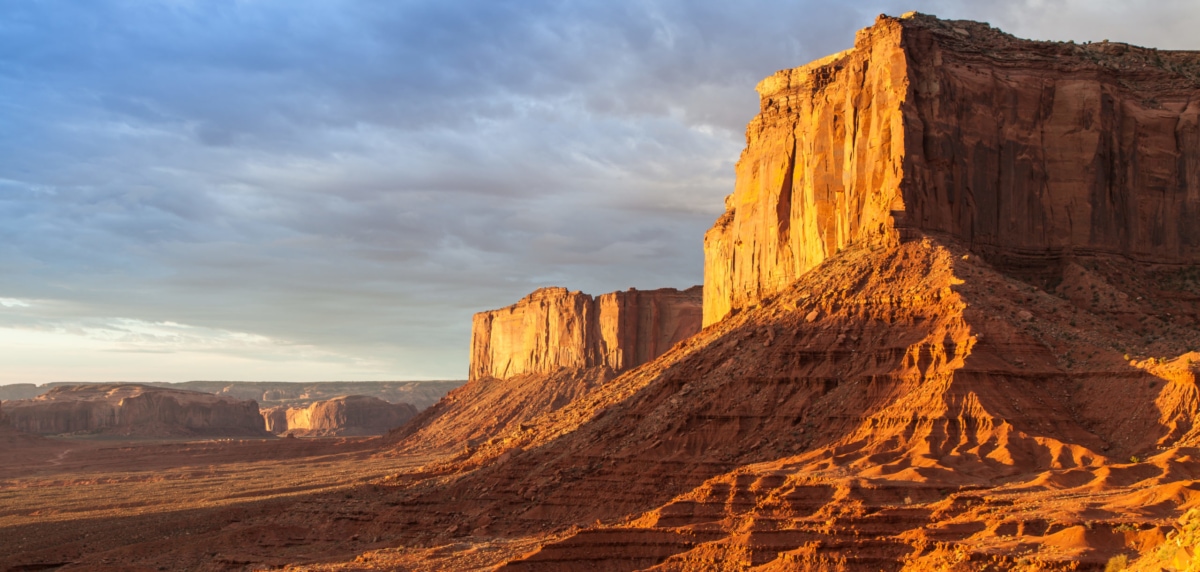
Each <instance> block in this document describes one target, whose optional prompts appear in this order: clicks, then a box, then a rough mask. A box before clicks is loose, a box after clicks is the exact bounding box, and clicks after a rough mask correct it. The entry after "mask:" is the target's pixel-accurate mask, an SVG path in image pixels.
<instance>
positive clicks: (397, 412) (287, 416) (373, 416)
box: [262, 395, 417, 437]
mask: <svg viewBox="0 0 1200 572" xmlns="http://www.w3.org/2000/svg"><path fill="white" fill-rule="evenodd" d="M416 415H417V408H416V407H413V406H412V405H409V404H407V403H388V402H386V401H384V400H382V399H379V398H377V397H370V396H365V395H345V396H341V397H336V398H334V399H327V400H324V401H317V402H314V403H312V404H309V405H308V406H307V407H284V406H277V407H272V408H269V409H264V410H263V411H262V416H263V419H264V421H265V422H266V427H267V431H270V432H271V433H275V434H277V435H282V434H286V433H291V434H293V435H304V436H310V437H316V436H320V437H326V436H342V435H382V434H384V433H387V432H388V431H390V430H392V429H395V428H397V427H399V426H401V425H403V424H405V423H406V422H407V421H408V420H409V419H412V418H413V417H415V416H416Z"/></svg>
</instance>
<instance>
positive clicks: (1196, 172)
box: [704, 14, 1200, 325]
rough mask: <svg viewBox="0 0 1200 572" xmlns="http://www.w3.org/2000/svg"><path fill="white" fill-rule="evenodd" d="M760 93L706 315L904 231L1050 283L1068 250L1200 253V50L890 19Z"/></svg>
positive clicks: (748, 301)
mask: <svg viewBox="0 0 1200 572" xmlns="http://www.w3.org/2000/svg"><path fill="white" fill-rule="evenodd" d="M757 89H758V92H759V94H760V96H761V99H762V105H761V112H760V113H759V115H758V116H757V117H755V118H754V120H753V121H751V123H750V125H749V126H748V128H747V130H746V140H747V144H746V149H745V151H743V153H742V156H741V158H740V160H739V161H738V164H737V183H736V186H735V189H734V192H733V194H731V195H730V196H729V197H728V198H727V199H726V212H725V214H724V215H722V216H721V217H720V219H718V221H717V223H716V224H715V225H714V227H713V228H712V229H711V230H710V231H709V232H708V234H707V235H706V236H705V277H704V297H705V301H704V323H705V324H706V325H707V324H711V323H714V322H716V321H719V320H720V319H721V318H723V317H724V316H726V315H727V314H729V313H730V312H731V311H733V310H737V309H740V308H744V307H747V306H751V305H754V304H756V303H758V302H759V301H761V300H763V299H765V298H769V297H771V296H772V295H774V294H776V293H778V292H780V291H781V290H782V289H783V288H784V287H786V286H787V285H789V284H791V283H792V282H793V281H795V280H796V278H797V277H798V276H800V275H801V274H803V273H804V272H806V271H808V270H810V269H812V268H814V267H815V266H816V265H818V264H820V263H821V262H822V261H823V260H825V259H827V258H828V257H830V256H831V255H833V254H834V253H836V252H838V250H839V249H842V248H844V247H846V246H847V245H850V244H855V243H867V244H869V243H871V242H872V241H884V242H888V241H895V240H898V239H902V238H903V237H904V235H905V232H906V231H907V230H917V231H921V232H926V233H929V232H933V233H943V234H948V235H951V236H953V237H954V238H956V239H958V240H961V241H963V243H964V244H966V245H967V246H968V247H970V248H971V249H972V250H973V251H976V252H979V253H981V254H984V255H985V256H987V257H988V258H989V260H991V261H992V262H993V263H995V264H997V265H998V267H1000V268H1002V269H1004V270H1006V271H1010V272H1022V271H1024V272H1031V273H1035V274H1042V275H1043V276H1040V278H1043V279H1046V280H1047V281H1049V282H1054V281H1055V280H1057V279H1058V273H1060V272H1061V264H1060V260H1061V259H1062V258H1063V257H1064V256H1071V255H1084V254H1098V253H1103V254H1117V255H1122V256H1127V257H1129V258H1132V259H1135V260H1142V261H1147V262H1157V263H1196V262H1200V227H1198V226H1197V225H1195V224H1191V221H1193V220H1195V219H1196V217H1197V216H1198V215H1200V53H1197V52H1178V51H1163V50H1153V49H1146V48H1138V47H1133V46H1128V45H1125V44H1118V43H1108V42H1105V43H1096V44H1074V43H1057V42H1037V41H1030V40H1022V39H1018V38H1014V37H1013V36H1010V35H1008V34H1004V33H1002V32H1000V31H998V30H995V29H993V28H991V27H990V26H988V25H987V24H980V23H976V22H966V21H942V20H938V19H936V18H933V17H930V16H925V15H921V14H909V15H906V16H904V17H900V18H891V17H887V16H881V17H880V18H879V20H877V21H876V23H875V25H874V26H872V27H870V28H866V29H864V30H862V31H861V32H859V34H858V36H857V37H856V40H855V46H854V48H852V49H850V50H847V51H845V52H841V53H838V54H834V55H832V56H829V57H827V58H825V59H822V60H818V61H816V62H813V63H810V64H808V65H805V66H802V67H799V68H795V69H791V70H784V71H780V72H778V73H776V74H774V75H772V76H770V77H768V78H766V79H765V80H763V81H762V82H761V83H759V85H758V88H757Z"/></svg>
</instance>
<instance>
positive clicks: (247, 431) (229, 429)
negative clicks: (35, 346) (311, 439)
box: [4, 384, 267, 437]
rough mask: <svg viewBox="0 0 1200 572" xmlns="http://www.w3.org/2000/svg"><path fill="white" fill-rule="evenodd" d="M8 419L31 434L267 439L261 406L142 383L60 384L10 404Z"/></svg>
mask: <svg viewBox="0 0 1200 572" xmlns="http://www.w3.org/2000/svg"><path fill="white" fill-rule="evenodd" d="M4 417H5V419H6V420H7V422H8V423H9V424H10V425H11V426H12V427H14V428H16V429H18V430H20V431H25V432H27V433H37V434H43V435H57V434H67V433H104V434H118V435H138V436H164V437H165V436H254V437H265V436H267V433H266V432H265V431H263V422H262V417H261V416H260V415H259V412H258V404H257V403H255V402H254V401H242V400H238V399H231V398H228V397H219V396H216V395H211V394H207V393H200V392H196V391H182V390H178V389H166V388H160V387H150V386H145V385H136V384H94V385H74V386H60V387H55V388H54V389H51V390H50V391H49V392H47V393H45V394H43V395H40V396H38V397H36V398H34V399H23V400H15V401H5V402H4Z"/></svg>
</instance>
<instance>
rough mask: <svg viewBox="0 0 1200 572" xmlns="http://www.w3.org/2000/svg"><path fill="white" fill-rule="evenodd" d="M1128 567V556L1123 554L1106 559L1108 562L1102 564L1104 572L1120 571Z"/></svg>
mask: <svg viewBox="0 0 1200 572" xmlns="http://www.w3.org/2000/svg"><path fill="white" fill-rule="evenodd" d="M1128 567H1129V557H1128V556H1126V555H1124V554H1118V555H1116V556H1113V557H1112V558H1109V559H1108V564H1105V565H1104V572H1121V571H1122V570H1124V569H1126V568H1128Z"/></svg>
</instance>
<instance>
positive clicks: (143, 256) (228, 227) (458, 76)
mask: <svg viewBox="0 0 1200 572" xmlns="http://www.w3.org/2000/svg"><path fill="white" fill-rule="evenodd" d="M913 8H916V9H918V10H922V11H927V12H935V13H939V14H943V15H947V16H950V17H972V18H982V19H991V20H993V22H994V23H996V24H997V25H999V26H1001V27H1003V28H1005V29H1007V30H1008V31H1012V32H1015V33H1018V34H1023V35H1032V36H1035V37H1044V36H1045V35H1046V34H1055V33H1067V32H1068V31H1069V32H1078V33H1081V34H1083V33H1088V34H1098V33H1101V31H1102V30H1103V33H1104V34H1109V35H1111V36H1112V37H1113V39H1119V38H1122V37H1129V38H1131V39H1135V40H1139V41H1145V42H1151V43H1153V42H1159V41H1161V42H1164V43H1166V44H1170V45H1172V46H1176V47H1179V46H1184V45H1187V43H1188V42H1191V39H1190V35H1189V34H1190V32H1189V30H1191V29H1194V28H1195V24H1197V23H1200V22H1198V21H1197V20H1196V12H1197V10H1196V9H1194V8H1192V7H1191V6H1189V5H1186V4H1183V3H1164V4H1161V5H1156V7H1154V8H1145V9H1142V10H1141V11H1134V10H1132V9H1130V8H1126V7H1123V5H1119V4H1116V3H1113V4H1111V5H1107V4H1103V3H1083V2H1067V1H1059V2H1054V1H1040V2H1038V1H1033V0H1030V1H1028V2H1019V3H1010V4H999V5H998V4H994V3H984V2H969V1H964V2H935V1H927V2H917V3H916V5H915V6H911V7H910V5H901V3H899V2H858V3H831V2H817V1H812V0H808V1H801V2H768V1H761V0H760V1H751V2H741V3H728V2H718V1H715V0H712V1H685V0H663V1H657V2H643V1H635V0H617V1H613V2H603V3H584V2H558V1H551V0H529V1H527V2H520V3H503V2H484V1H477V2H433V1H412V2H402V3H396V2H391V3H387V2H385V3H380V2H366V1H346V2H337V3H325V2H305V1H296V0H286V1H285V0H259V1H255V2H233V3H212V2H201V1H198V0H173V1H169V2H168V1H165V0H164V1H151V2H128V1H125V0H96V1H94V2H87V3H84V4H79V3H73V2H67V1H65V0H46V1H42V2H36V3H33V2H17V3H8V4H5V5H4V6H3V7H0V218H3V220H4V221H5V224H4V225H0V264H3V265H4V267H5V269H6V271H5V272H4V273H3V274H0V296H2V297H4V298H3V299H4V300H22V301H30V303H31V304H32V307H30V308H24V307H21V308H17V306H16V305H13V306H10V305H8V304H6V303H0V310H3V311H0V328H9V329H10V330H9V331H11V332H17V331H24V332H28V331H30V330H28V329H27V328H28V327H29V326H30V324H31V323H34V322H36V323H43V324H48V323H54V324H64V323H75V324H87V323H97V322H95V321H96V320H100V321H101V322H102V323H105V324H108V325H109V326H111V325H112V324H114V323H116V322H112V321H111V320H114V319H117V318H114V317H120V318H119V319H121V320H132V321H133V322H131V323H137V324H167V323H176V324H187V325H188V326H187V328H195V330H194V331H195V332H203V335H199V334H198V337H196V336H192V337H189V335H184V334H182V333H180V332H176V334H175V335H177V336H179V337H178V339H179V340H184V342H180V343H185V342H186V343H193V344H196V346H195V347H196V348H197V349H196V351H198V352H200V353H203V354H204V355H205V356H207V357H205V358H204V360H201V361H202V362H203V363H204V364H207V365H205V366H204V367H207V368H213V369H212V371H215V372H224V373H223V375H224V374H225V373H227V374H229V375H228V377H232V378H236V377H243V378H248V377H250V376H251V373H253V372H260V373H262V372H267V373H269V374H270V375H272V376H277V377H276V378H279V377H287V375H285V374H286V373H287V371H293V372H294V376H295V377H296V378H297V379H300V378H305V379H312V377H311V375H310V373H311V372H312V371H324V372H332V371H334V370H333V369H329V368H326V366H324V365H323V366H320V367H318V368H316V369H315V370H314V369H312V368H311V367H309V366H311V365H312V363H317V362H313V361H311V360H309V361H305V362H304V363H306V364H308V365H299V364H300V362H301V361H303V360H300V361H298V362H297V364H298V365H296V366H295V368H294V369H292V370H286V371H285V370H284V369H270V370H264V369H261V368H258V366H253V367H251V366H249V365H247V364H250V363H257V362H255V361H254V359H253V358H252V357H251V356H250V354H251V353H253V351H261V352H262V353H263V355H264V356H272V355H283V354H279V353H278V351H279V348H282V347H304V348H313V349H314V351H320V352H326V354H323V355H326V356H342V357H339V358H336V359H334V358H329V359H330V360H332V361H329V360H327V361H320V360H318V361H319V362H320V363H324V364H332V363H350V361H346V362H339V361H338V360H340V359H343V358H344V359H345V360H351V361H353V360H358V363H370V364H373V365H371V366H370V367H359V366H353V367H351V366H346V367H347V368H349V369H347V371H355V372H359V373H361V374H362V375H368V374H370V375H372V376H376V375H383V376H391V377H395V378H413V377H451V378H461V377H463V376H464V375H465V370H466V358H467V343H468V336H469V328H470V326H469V324H470V315H471V314H472V313H473V312H475V311H479V310H483V309H488V308H494V307H498V306H502V305H506V304H509V303H512V302H514V301H515V300H517V299H518V298H520V297H521V296H522V295H523V294H525V293H527V292H528V291H530V290H532V289H533V288H536V287H539V286H545V285H552V284H557V285H564V286H569V287H571V288H576V289H583V290H584V291H588V292H592V293H601V292H606V291H612V290H618V289H625V288H628V287H630V286H636V287H641V288H655V287H661V286H674V287H686V286H690V285H692V284H696V283H699V282H700V280H701V273H702V263H703V261H702V258H703V257H702V252H701V238H702V235H703V232H704V231H705V230H706V229H707V228H708V226H709V225H711V223H712V221H713V220H714V219H715V218H716V216H717V215H718V214H719V213H720V211H721V209H722V200H723V197H724V195H725V194H727V193H728V192H730V191H731V190H732V185H733V179H732V177H733V163H734V161H735V160H736V158H737V156H738V153H739V151H740V149H741V147H742V146H743V145H744V137H743V129H744V126H745V124H746V122H747V121H748V120H749V119H750V118H751V117H752V116H753V114H754V113H756V112H757V110H758V102H757V95H756V94H755V93H754V90H753V86H754V85H755V83H757V82H758V81H759V80H760V79H761V78H762V77H764V76H765V75H767V74H770V73H772V72H773V71H775V70H777V69H781V68H786V67H793V66H797V65H800V64H803V63H805V62H807V61H809V60H812V59H815V58H817V57H820V56H823V55H825V54H828V53H832V52H835V51H838V50H841V49H845V48H847V47H849V46H850V45H851V43H852V41H853V37H854V31H855V30H856V29H858V28H861V27H863V26H866V25H869V24H870V23H871V21H872V20H873V18H874V17H875V15H876V14H878V13H880V12H891V13H898V12H900V11H905V10H909V9H913ZM1156 26H1157V28H1155V27H1156ZM1010 27H1011V29H1009V28H1010ZM1122 30H1124V31H1125V32H1127V35H1126V36H1122V35H1120V34H1118V33H1117V32H1119V31H1122ZM1156 30H1157V31H1156ZM1160 32H1161V33H1160ZM1060 37H1061V36H1060ZM1142 38H1144V39H1142ZM1063 39H1065V38H1063ZM1097 39H1099V38H1097ZM14 309H20V310H30V311H33V310H36V312H35V313H34V314H29V313H23V314H21V315H17V313H15V312H13V311H11V310H14ZM105 320H108V321H105ZM109 326H105V328H108V327H109ZM155 327H159V326H155ZM23 328H25V329H23ZM104 331H108V330H104ZM155 331H157V330H155ZM188 331H192V330H188ZM215 332H240V333H242V334H245V335H249V336H260V337H261V338H262V339H266V340H274V341H275V342H272V343H273V344H275V345H271V344H266V345H259V346H255V345H253V344H250V345H243V346H238V347H240V348H242V349H237V348H235V347H233V346H223V345H220V344H217V345H211V344H210V342H211V341H212V340H214V339H225V338H221V336H220V335H218V334H216V333H215ZM13 335H15V334H13ZM56 335H57V334H56ZM147 335H149V334H147ZM154 335H155V336H160V335H166V334H162V333H161V332H159V333H158V334H154ZM55 339H61V340H66V339H76V340H77V341H78V339H79V338H55ZM89 339H91V338H89ZM154 339H158V338H154ZM172 339H174V338H172ZM229 339H234V338H229ZM256 339H257V338H256ZM204 340H208V341H204ZM276 342H277V343H276ZM47 343H49V342H47ZM55 343H57V342H55ZM89 343H91V342H89ZM213 343H215V342H213ZM206 344H209V345H206ZM55 347H57V346H55ZM247 347H249V348H258V349H255V350H253V351H250V350H246V349H245V348H247ZM160 350H162V348H161V347H160V348H158V349H155V350H154V351H155V352H158V351H160ZM171 351H185V350H183V349H180V348H175V349H173V350H171ZM34 353H36V352H34ZM110 354H111V352H110ZM134 354H135V352H125V353H124V355H126V356H127V360H128V361H125V362H120V361H114V360H113V358H112V357H111V355H109V354H105V355H106V357H104V358H103V359H101V360H100V361H97V362H96V363H97V364H100V363H103V364H105V365H104V368H106V369H102V370H101V369H98V370H97V371H105V372H119V369H120V367H121V363H125V364H127V365H128V366H129V367H130V369H131V370H132V369H137V370H138V371H146V370H147V369H148V368H149V367H150V365H147V364H151V365H154V367H162V368H163V369H162V371H161V373H160V374H159V375H158V376H157V377H156V379H177V380H183V379H191V378H195V377H203V376H204V374H203V371H207V370H197V369H196V367H195V364H193V365H191V366H187V367H184V366H173V365H171V364H170V362H166V361H163V362H159V361H151V362H146V361H139V360H138V359H136V356H134ZM143 354H144V355H147V356H150V355H152V354H151V353H146V352H142V354H138V355H143ZM47 355H49V354H47ZM88 355H99V354H88ZM114 355H115V354H114ZM154 355H157V354H154ZM129 356H134V357H129ZM220 356H225V357H227V358H228V360H230V361H227V362H222V361H221V359H220ZM5 359H11V358H0V365H3V366H4V367H5V368H7V369H8V370H9V371H13V372H17V373H14V374H13V375H19V374H20V373H19V372H22V371H24V372H29V375H31V376H34V375H35V373H34V372H35V371H36V372H37V373H36V376H50V378H56V377H55V375H54V373H53V372H54V369H53V367H52V365H46V366H45V367H42V366H37V367H34V365H31V364H30V363H29V362H28V360H26V361H23V362H22V364H23V365H21V366H20V367H16V365H15V364H14V363H11V362H5V361H4V360H5ZM97 359H99V358H97ZM264 359H266V358H264ZM305 359H308V358H305ZM322 359H325V358H322ZM259 361H262V360H259ZM267 361H269V360H267ZM197 363H199V362H197ZM229 364H239V367H245V370H244V371H246V372H247V374H246V376H239V375H237V374H236V373H237V369H236V367H232V366H229ZM97 367H98V368H99V367H100V366H99V365H98V366H97ZM280 367H282V366H280ZM314 367H315V366H314ZM330 367H332V366H330ZM22 368H23V369H22ZM79 368H80V369H77V370H71V371H78V372H80V375H81V376H83V377H87V376H86V363H84V362H82V361H81V362H80V364H79ZM306 368H308V369H306ZM322 368H325V369H322ZM265 374H266V373H264V375H265ZM113 375H116V373H113ZM107 377H108V378H112V376H111V375H110V376H107ZM117 377H120V376H119V375H118V376H117ZM39 379H41V378H39ZM12 381H19V380H17V379H13V380H12Z"/></svg>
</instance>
